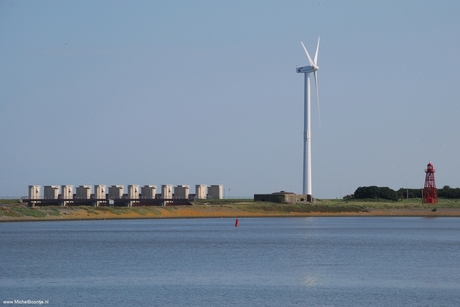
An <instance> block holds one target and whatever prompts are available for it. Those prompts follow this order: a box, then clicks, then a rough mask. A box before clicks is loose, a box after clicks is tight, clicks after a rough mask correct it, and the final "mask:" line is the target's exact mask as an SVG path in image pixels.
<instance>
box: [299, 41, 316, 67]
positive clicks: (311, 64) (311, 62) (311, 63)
mask: <svg viewBox="0 0 460 307" xmlns="http://www.w3.org/2000/svg"><path fill="white" fill-rule="evenodd" d="M300 43H301V44H302V47H303V50H305V53H306V54H307V57H308V61H309V62H310V66H313V61H312V60H311V57H310V55H309V54H308V51H307V48H305V45H304V44H303V43H302V42H300Z"/></svg>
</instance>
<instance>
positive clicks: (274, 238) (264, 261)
mask: <svg viewBox="0 0 460 307" xmlns="http://www.w3.org/2000/svg"><path fill="white" fill-rule="evenodd" d="M0 234H1V237H0V248H1V249H0V261H1V265H0V303H3V304H4V305H6V303H7V301H13V302H14V300H23V301H25V302H27V300H30V301H29V303H33V302H36V301H39V300H41V301H43V302H44V304H45V306H276V307H279V306H460V264H459V263H460V219H459V218H431V219H429V218H370V217H366V218H259V219H252V218H248V219H239V227H238V228H236V227H235V226H234V219H171V220H123V221H67V222H17V223H0Z"/></svg>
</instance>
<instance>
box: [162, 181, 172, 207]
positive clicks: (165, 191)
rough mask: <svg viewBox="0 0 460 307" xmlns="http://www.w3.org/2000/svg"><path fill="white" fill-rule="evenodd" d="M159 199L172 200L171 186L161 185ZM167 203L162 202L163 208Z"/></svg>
mask: <svg viewBox="0 0 460 307" xmlns="http://www.w3.org/2000/svg"><path fill="white" fill-rule="evenodd" d="M161 198H163V199H172V198H173V186H172V184H163V185H162V186H161ZM167 203H168V201H165V202H163V206H166V204H167Z"/></svg>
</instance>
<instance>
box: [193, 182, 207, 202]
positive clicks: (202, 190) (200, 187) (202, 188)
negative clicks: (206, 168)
mask: <svg viewBox="0 0 460 307" xmlns="http://www.w3.org/2000/svg"><path fill="white" fill-rule="evenodd" d="M206 188H207V186H206V185H205V184H197V185H195V195H196V198H197V199H206Z"/></svg>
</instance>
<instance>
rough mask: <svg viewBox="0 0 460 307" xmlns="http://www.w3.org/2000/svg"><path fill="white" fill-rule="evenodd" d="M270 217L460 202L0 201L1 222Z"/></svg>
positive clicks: (451, 210)
mask: <svg viewBox="0 0 460 307" xmlns="http://www.w3.org/2000/svg"><path fill="white" fill-rule="evenodd" d="M270 216H285V217H289V216H292V217H293V216H460V200H447V199H440V200H439V203H438V204H436V205H431V204H430V205H429V204H422V203H421V200H420V199H408V200H400V201H397V202H392V201H383V200H363V201H358V200H353V201H344V200H318V201H317V202H316V203H314V204H278V203H268V202H254V201H252V200H250V199H249V200H201V201H197V202H195V203H194V204H193V206H167V207H132V208H126V207H115V208H114V207H88V206H68V207H55V206H43V207H39V206H36V207H27V206H26V205H25V204H21V203H19V201H18V200H0V221H21V220H79V219H129V218H193V217H270Z"/></svg>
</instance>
